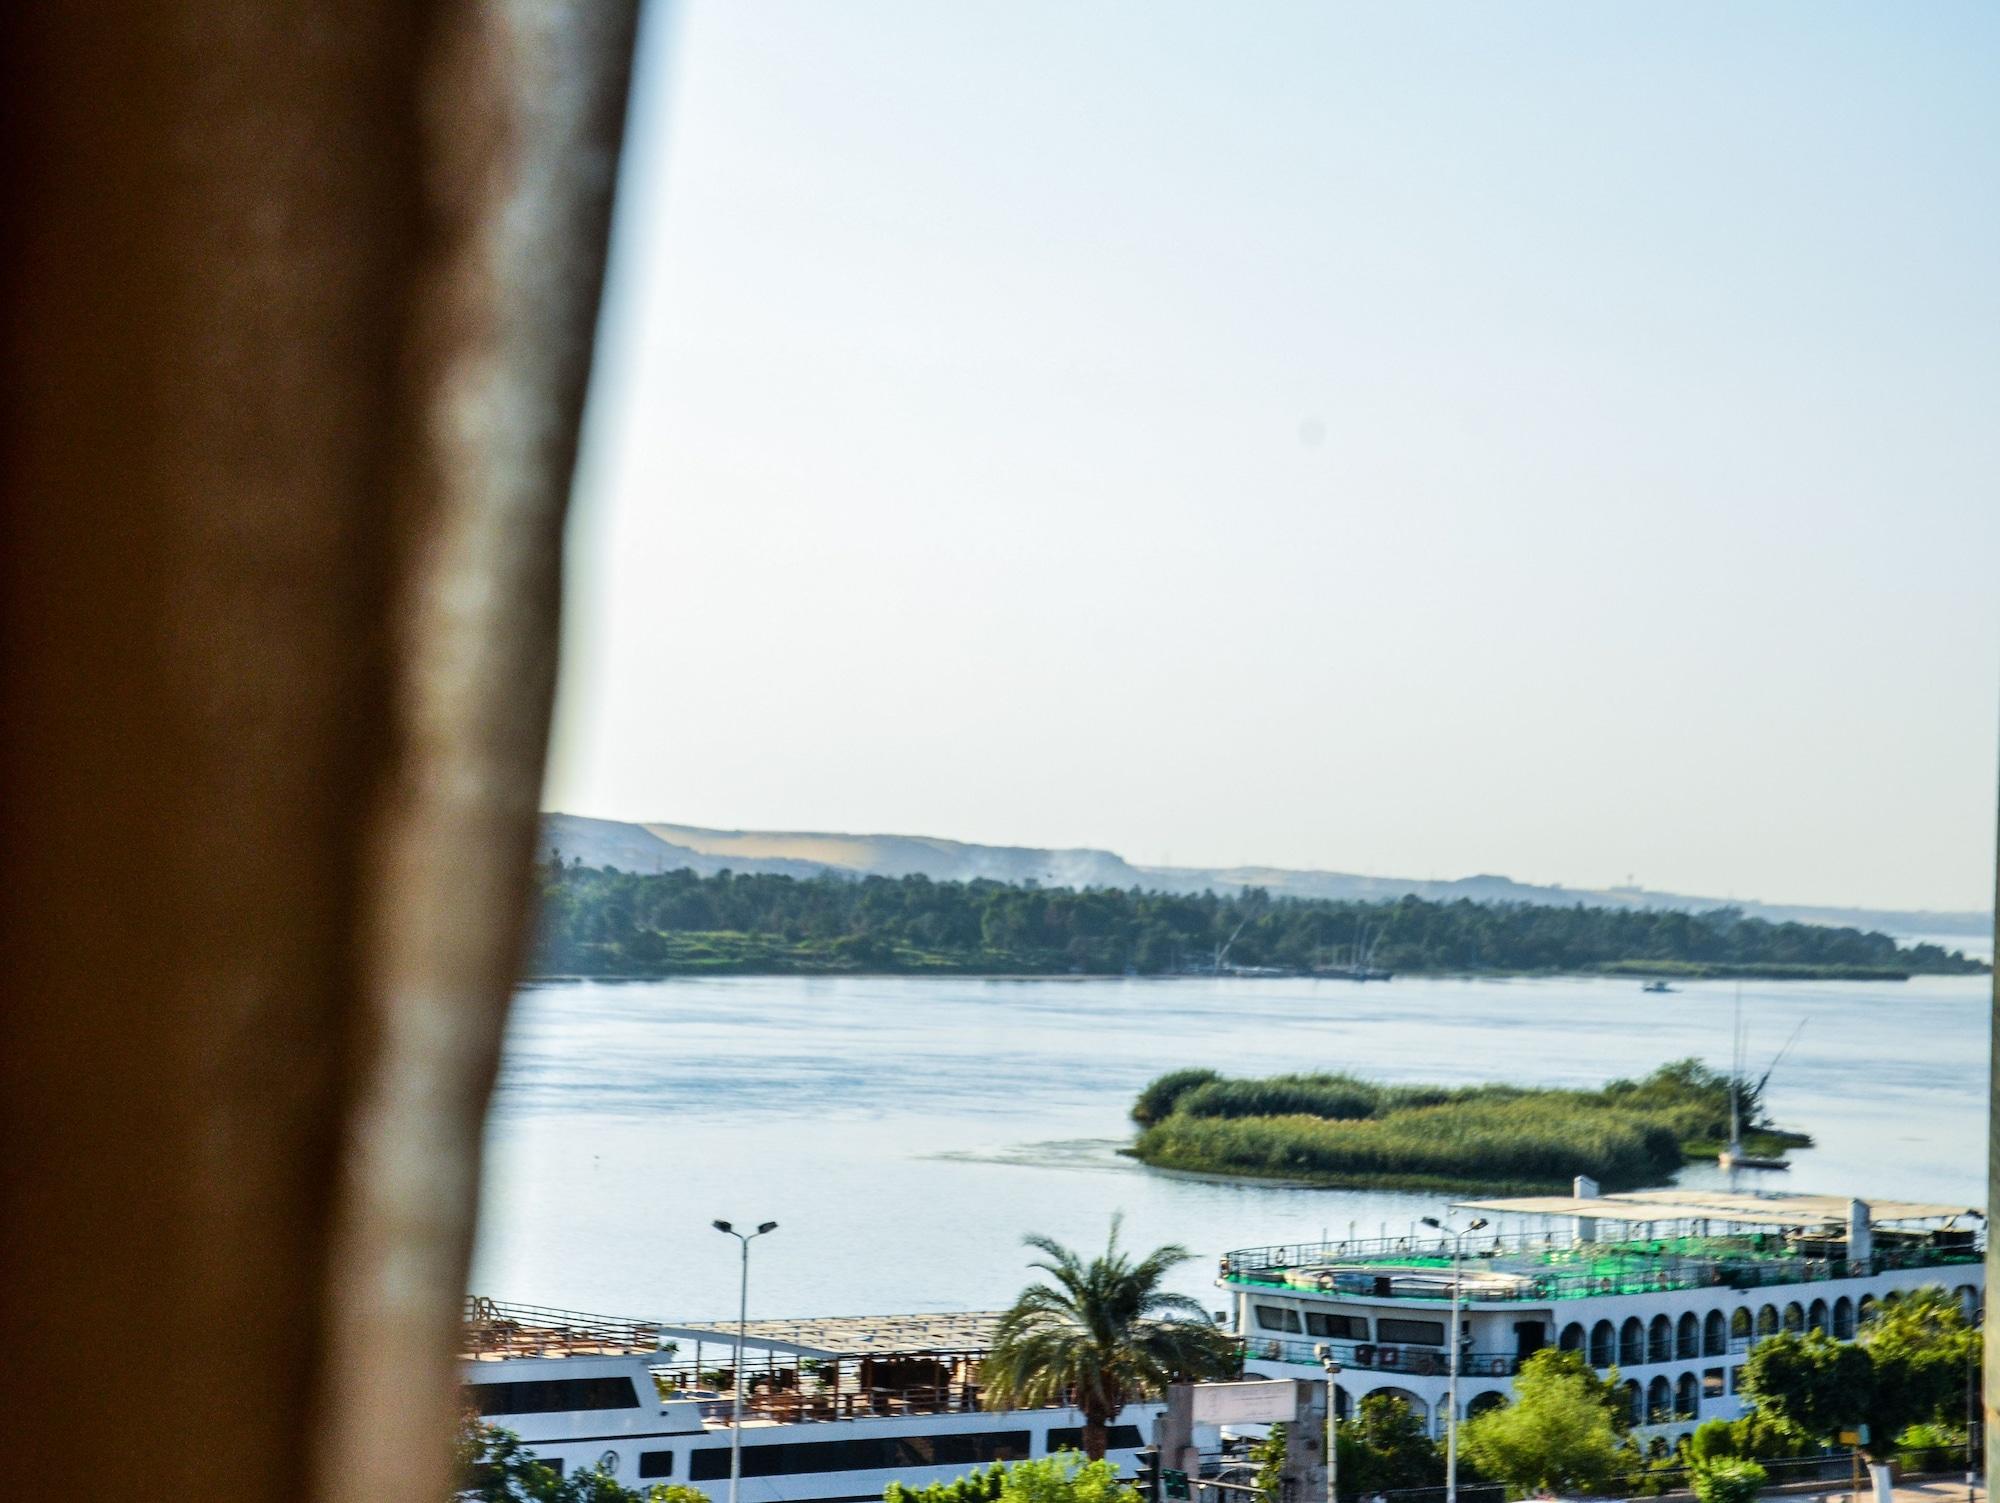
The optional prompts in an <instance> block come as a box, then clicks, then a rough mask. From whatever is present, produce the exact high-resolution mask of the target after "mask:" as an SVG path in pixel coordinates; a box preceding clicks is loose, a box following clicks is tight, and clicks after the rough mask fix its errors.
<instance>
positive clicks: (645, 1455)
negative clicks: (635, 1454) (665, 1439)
mask: <svg viewBox="0 0 2000 1503" xmlns="http://www.w3.org/2000/svg"><path fill="white" fill-rule="evenodd" d="M673 1474H674V1453H673V1452H672V1451H641V1452H640V1453H639V1475H640V1476H641V1477H671V1476H673Z"/></svg>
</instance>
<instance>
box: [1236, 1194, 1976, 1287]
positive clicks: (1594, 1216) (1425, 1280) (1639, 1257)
mask: <svg viewBox="0 0 2000 1503" xmlns="http://www.w3.org/2000/svg"><path fill="white" fill-rule="evenodd" d="M1848 1206H1849V1203H1848V1202H1846V1201H1842V1200H1837V1199H1835V1198H1833V1197H1829V1196H1812V1195H1794V1196H1776V1195H1774V1196H1756V1197H1753V1196H1739V1195H1713V1196H1703V1197H1696V1196H1694V1195H1691V1194H1686V1193H1680V1192H1669V1191H1657V1192H1642V1193H1638V1194H1632V1195H1621V1196H1603V1197H1592V1198H1589V1199H1578V1198H1574V1197H1568V1196H1564V1197H1553V1196H1548V1197H1535V1198H1530V1199H1526V1200H1512V1201H1475V1202H1470V1203H1467V1204H1465V1205H1463V1206H1461V1207H1460V1209H1462V1210H1489V1211H1496V1212H1501V1213H1512V1214H1514V1215H1521V1216H1534V1217H1539V1218H1542V1219H1544V1220H1546V1219H1548V1218H1551V1217H1555V1216H1562V1217H1565V1218H1576V1219H1578V1220H1583V1221H1585V1222H1596V1223H1608V1225H1607V1226H1605V1228H1604V1229H1605V1230H1606V1231H1607V1232H1611V1233H1612V1235H1605V1236H1598V1235H1595V1234H1593V1235H1589V1236H1580V1235H1578V1234H1577V1233H1576V1232H1574V1231H1570V1232H1561V1233H1557V1232H1551V1231H1548V1230H1541V1231H1533V1232H1515V1233H1481V1234H1475V1235H1474V1236H1473V1237H1469V1238H1467V1239H1466V1241H1465V1243H1464V1248H1463V1254H1464V1255H1463V1257H1462V1258H1461V1259H1460V1261H1459V1268H1458V1273H1457V1279H1456V1282H1457V1283H1458V1286H1459V1294H1460V1297H1461V1298H1463V1299H1467V1300H1473V1301H1481V1300H1489V1301H1523V1300H1533V1301H1538V1302H1539V1301H1546V1300H1558V1299H1582V1298H1589V1297H1597V1296H1603V1295H1612V1294H1646V1293H1654V1292H1658V1291H1661V1290H1672V1289H1696V1288H1704V1287H1710V1286H1715V1285H1724V1286H1728V1287H1732V1288H1738V1289H1752V1288H1761V1287H1763V1286H1766V1285H1772V1284H1803V1283H1810V1282H1813V1281H1815V1280H1821V1279H1845V1278H1865V1277H1869V1276H1871V1275H1873V1274H1876V1273H1881V1272H1886V1271H1889V1270H1893V1269H1902V1268H1940V1267H1949V1266H1953V1265H1962V1264H1971V1263H1977V1262H1979V1261H1981V1260H1982V1258H1983V1257H1984V1245H1985V1239H1984V1235H1983V1233H1982V1231H1981V1230H1980V1229H1979V1227H1977V1226H1975V1225H1959V1224H1958V1223H1959V1221H1960V1219H1961V1218H1963V1219H1965V1220H1966V1221H1967V1222H1978V1221H1981V1220H1983V1217H1982V1216H1981V1213H1980V1212H1979V1211H1977V1210H1976V1209H1973V1208H1971V1207H1959V1206H1943V1205H1930V1204H1925V1203H1918V1202H1905V1201H1894V1202H1883V1203H1880V1204H1877V1205H1875V1206H1874V1207H1872V1208H1870V1222H1869V1226H1870V1242H1869V1245H1868V1248H1867V1252H1866V1255H1865V1256H1863V1257H1859V1258H1850V1257H1849V1256H1848V1236H1849V1228H1848V1226H1847V1223H1846V1220H1845V1217H1846V1214H1847V1209H1848ZM1939 1223H1941V1224H1939ZM1620 1232H1622V1233H1623V1235H1618V1234H1617V1233H1620ZM1221 1282H1223V1283H1224V1284H1227V1285H1235V1286H1238V1287H1244V1288H1263V1289H1291V1290H1297V1291H1299V1292H1302V1293H1303V1292H1313V1293H1319V1294H1324V1295H1328V1296H1332V1297H1335V1298H1338V1297H1341V1296H1347V1297H1350V1298H1354V1297H1364V1298H1378V1299H1413V1300H1448V1299H1450V1298H1451V1296H1452V1285H1453V1282H1454V1276H1453V1269H1452V1256H1451V1245H1450V1243H1448V1242H1446V1241H1443V1240H1442V1239H1441V1238H1439V1239H1426V1238H1416V1237H1399V1238H1388V1239H1380V1240H1375V1241H1355V1242H1333V1243H1295V1244H1289V1245H1283V1246H1276V1247H1253V1248H1245V1249H1241V1250H1239V1251H1236V1252H1232V1253H1230V1254H1229V1255H1228V1256H1227V1257H1225V1258H1224V1259H1223V1260H1222V1267H1221Z"/></svg>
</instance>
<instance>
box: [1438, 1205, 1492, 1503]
mask: <svg viewBox="0 0 2000 1503" xmlns="http://www.w3.org/2000/svg"><path fill="white" fill-rule="evenodd" d="M1423 1220H1424V1225H1425V1226H1428V1227H1433V1228H1435V1229H1436V1230H1438V1231H1441V1232H1443V1233H1444V1234H1445V1235H1446V1236H1447V1237H1449V1238H1451V1353H1450V1360H1451V1378H1450V1381H1449V1382H1448V1383H1447V1385H1446V1387H1445V1418H1444V1503H1458V1369H1459V1352H1460V1349H1461V1348H1462V1347H1463V1346H1464V1345H1465V1340H1464V1338H1463V1337H1462V1336H1460V1334H1459V1315H1458V1311H1459V1303H1460V1288H1459V1286H1460V1283H1461V1282H1462V1281H1461V1279H1460V1277H1459V1263H1460V1260H1461V1258H1462V1257H1463V1256H1464V1253H1465V1239H1466V1238H1467V1237H1469V1236H1470V1235H1471V1234H1472V1233H1474V1232H1476V1231H1478V1230H1479V1229H1480V1228H1482V1227H1483V1226H1485V1225H1486V1218H1485V1217H1484V1216H1481V1217H1479V1218H1477V1219H1476V1220H1474V1221H1470V1222H1468V1223H1467V1224H1466V1225H1465V1226H1463V1227H1459V1228H1454V1227H1449V1226H1446V1225H1445V1224H1444V1223H1443V1222H1442V1221H1440V1220H1438V1219H1437V1217H1435V1216H1426V1217H1424V1219H1423Z"/></svg>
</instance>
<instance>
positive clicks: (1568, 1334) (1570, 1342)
mask: <svg viewBox="0 0 2000 1503" xmlns="http://www.w3.org/2000/svg"><path fill="white" fill-rule="evenodd" d="M1561 1344H1562V1349H1563V1350H1564V1351H1566V1352H1580V1351H1582V1350H1583V1349H1584V1348H1585V1347H1587V1346H1588V1345H1589V1344H1590V1337H1589V1335H1588V1334H1586V1333H1585V1331H1584V1329H1583V1324H1582V1322H1580V1321H1574V1320H1573V1321H1571V1322H1570V1323H1569V1324H1568V1325H1566V1326H1564V1327H1563V1333H1562V1343H1561Z"/></svg>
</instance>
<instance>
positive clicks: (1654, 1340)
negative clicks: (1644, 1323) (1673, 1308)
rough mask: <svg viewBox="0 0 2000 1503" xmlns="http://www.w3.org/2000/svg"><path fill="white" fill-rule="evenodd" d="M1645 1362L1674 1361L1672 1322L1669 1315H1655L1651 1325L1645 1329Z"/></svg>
mask: <svg viewBox="0 0 2000 1503" xmlns="http://www.w3.org/2000/svg"><path fill="white" fill-rule="evenodd" d="M1646 1360H1647V1361H1648V1362H1671V1361H1673V1360H1674V1321H1673V1317H1672V1316H1670V1315H1655V1316H1654V1317H1653V1321H1652V1324H1651V1325H1650V1326H1648V1327H1647V1328H1646Z"/></svg>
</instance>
